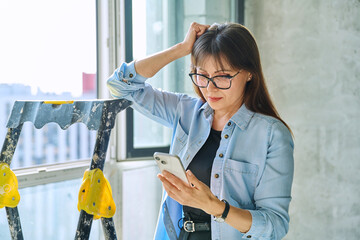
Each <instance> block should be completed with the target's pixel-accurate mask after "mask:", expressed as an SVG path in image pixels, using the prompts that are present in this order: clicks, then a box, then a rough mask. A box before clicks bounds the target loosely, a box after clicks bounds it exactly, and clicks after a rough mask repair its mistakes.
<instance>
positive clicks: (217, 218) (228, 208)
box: [214, 199, 230, 223]
mask: <svg viewBox="0 0 360 240" xmlns="http://www.w3.org/2000/svg"><path fill="white" fill-rule="evenodd" d="M221 201H223V202H224V203H225V210H224V212H223V213H222V215H221V217H216V216H214V220H215V221H216V222H219V223H223V222H225V219H226V217H227V215H228V213H229V210H230V204H229V203H228V201H226V200H225V199H222V200H221Z"/></svg>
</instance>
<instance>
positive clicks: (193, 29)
mask: <svg viewBox="0 0 360 240" xmlns="http://www.w3.org/2000/svg"><path fill="white" fill-rule="evenodd" d="M209 27H210V25H204V24H200V23H196V22H192V23H191V25H190V27H189V30H188V32H187V34H186V36H185V39H184V41H183V42H182V43H181V44H182V45H183V47H184V49H185V51H186V55H188V54H190V53H191V50H192V48H193V45H194V43H195V41H196V39H197V38H198V37H200V36H201V35H202V34H203V33H204V32H205V31H206V30H207V29H208V28H209Z"/></svg>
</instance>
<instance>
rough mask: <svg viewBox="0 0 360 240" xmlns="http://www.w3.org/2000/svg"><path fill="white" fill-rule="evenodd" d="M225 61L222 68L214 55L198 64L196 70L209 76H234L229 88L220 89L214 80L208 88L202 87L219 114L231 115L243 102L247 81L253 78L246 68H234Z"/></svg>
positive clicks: (204, 94) (212, 106) (205, 95)
mask: <svg viewBox="0 0 360 240" xmlns="http://www.w3.org/2000/svg"><path fill="white" fill-rule="evenodd" d="M222 62H223V69H221V67H220V66H218V64H216V61H215V59H214V57H211V56H210V57H208V58H206V59H205V61H204V62H203V64H202V65H201V66H196V72H197V73H199V74H203V75H205V76H207V77H209V78H212V77H215V76H224V75H225V76H234V75H235V74H236V73H238V72H239V71H240V72H239V73H238V74H237V75H236V76H235V77H234V78H233V79H232V80H231V87H230V88H229V89H218V88H216V87H215V86H214V84H213V83H212V82H209V85H208V86H207V87H206V88H200V91H201V93H202V95H203V96H204V98H205V99H206V101H207V102H208V103H209V105H210V106H211V108H212V109H213V110H214V112H215V115H217V116H220V117H221V116H226V115H230V117H231V116H232V115H233V114H234V113H235V112H237V110H238V109H239V108H240V107H241V105H242V103H243V96H244V92H245V85H246V82H247V81H249V80H250V79H251V75H250V73H249V72H247V71H245V70H238V69H232V68H231V67H230V65H229V64H228V63H226V61H222Z"/></svg>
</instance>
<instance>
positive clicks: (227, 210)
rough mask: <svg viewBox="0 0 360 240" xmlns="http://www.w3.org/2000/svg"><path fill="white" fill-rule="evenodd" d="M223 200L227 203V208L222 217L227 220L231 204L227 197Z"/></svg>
mask: <svg viewBox="0 0 360 240" xmlns="http://www.w3.org/2000/svg"><path fill="white" fill-rule="evenodd" d="M221 201H223V202H224V203H225V209H224V212H223V214H222V215H221V218H222V219H224V220H225V219H226V217H227V215H228V214H229V210H230V204H229V203H228V201H226V200H225V199H222V200H221Z"/></svg>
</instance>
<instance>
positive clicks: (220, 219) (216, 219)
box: [214, 217, 225, 223]
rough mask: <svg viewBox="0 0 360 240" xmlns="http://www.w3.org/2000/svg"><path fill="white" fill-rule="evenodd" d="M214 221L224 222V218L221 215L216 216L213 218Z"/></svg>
mask: <svg viewBox="0 0 360 240" xmlns="http://www.w3.org/2000/svg"><path fill="white" fill-rule="evenodd" d="M214 220H215V221H216V222H218V223H223V222H225V219H223V218H222V217H218V218H217V217H216V218H215V219H214Z"/></svg>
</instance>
